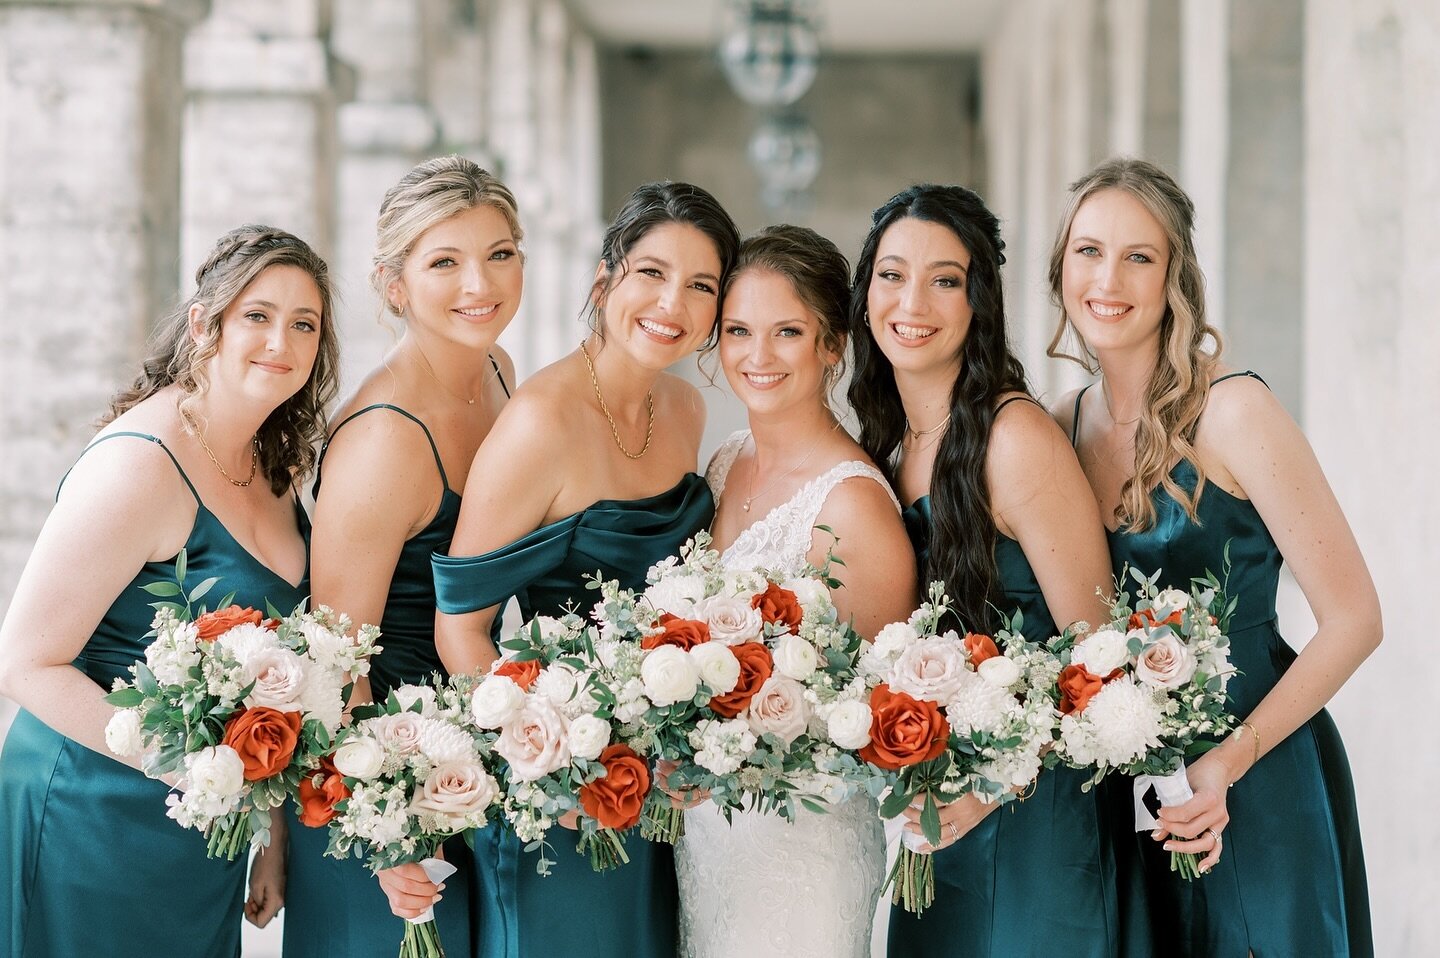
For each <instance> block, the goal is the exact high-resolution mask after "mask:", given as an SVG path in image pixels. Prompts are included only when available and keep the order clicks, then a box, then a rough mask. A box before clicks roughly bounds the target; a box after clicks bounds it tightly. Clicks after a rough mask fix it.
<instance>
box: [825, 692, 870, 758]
mask: <svg viewBox="0 0 1440 958" xmlns="http://www.w3.org/2000/svg"><path fill="white" fill-rule="evenodd" d="M870 723H871V715H870V705H869V703H868V702H861V701H859V700H857V699H846V700H844V701H842V702H836V703H835V705H834V706H833V707H831V709H830V714H829V716H828V717H827V719H826V723H825V726H826V730H827V732H828V733H829V735H830V741H832V742H834V743H835V744H836V745H838V746H840V747H841V748H848V749H851V750H854V749H860V748H864V747H865V746H866V745H869V744H870Z"/></svg>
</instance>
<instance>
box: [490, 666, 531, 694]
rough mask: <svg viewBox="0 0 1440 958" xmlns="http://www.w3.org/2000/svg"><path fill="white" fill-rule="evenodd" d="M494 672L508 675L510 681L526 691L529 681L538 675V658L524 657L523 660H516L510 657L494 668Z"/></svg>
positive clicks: (528, 687)
mask: <svg viewBox="0 0 1440 958" xmlns="http://www.w3.org/2000/svg"><path fill="white" fill-rule="evenodd" d="M495 674H496V675H504V676H506V677H508V678H509V679H510V681H512V682H514V683H515V684H516V685H518V686H520V688H522V689H525V690H527V691H528V690H529V689H530V685H531V683H533V682H534V681H535V680H536V679H538V678H539V677H540V660H539V659H526V660H525V661H524V662H516V661H515V660H514V659H511V660H510V661H508V662H506V663H505V664H504V665H501V666H500V667H499V668H498V669H496V670H495Z"/></svg>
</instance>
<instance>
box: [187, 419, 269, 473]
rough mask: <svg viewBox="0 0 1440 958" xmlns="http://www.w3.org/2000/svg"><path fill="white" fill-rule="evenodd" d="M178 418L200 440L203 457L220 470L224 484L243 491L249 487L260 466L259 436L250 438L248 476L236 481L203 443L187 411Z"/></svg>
mask: <svg viewBox="0 0 1440 958" xmlns="http://www.w3.org/2000/svg"><path fill="white" fill-rule="evenodd" d="M180 418H181V419H183V420H185V424H186V425H188V426H189V427H190V428H191V429H192V430H194V432H195V438H196V439H198V440H200V448H201V449H204V450H205V455H207V456H209V457H210V461H211V462H213V463H215V468H216V469H219V470H220V475H222V476H224V477H225V481H226V482H228V483H230V485H232V486H239V487H240V488H241V489H244V488H245V487H246V486H248V485H250V483H252V482H254V481H255V470H256V469H257V468H258V467H259V465H260V437H259V436H251V437H250V475H248V476H246V477H245V478H244V479H236V478H235V477H234V476H232V475H230V473H228V472H226V471H225V467H224V466H222V465H220V460H219V459H217V458H215V452H214V450H212V449H211V448H210V444H209V443H208V442H206V441H205V434H204V433H203V432H201V431H200V427H199V426H198V425H196V424H195V420H194V418H193V417H191V415H190V413H189V411H187V410H184V409H182V410H180Z"/></svg>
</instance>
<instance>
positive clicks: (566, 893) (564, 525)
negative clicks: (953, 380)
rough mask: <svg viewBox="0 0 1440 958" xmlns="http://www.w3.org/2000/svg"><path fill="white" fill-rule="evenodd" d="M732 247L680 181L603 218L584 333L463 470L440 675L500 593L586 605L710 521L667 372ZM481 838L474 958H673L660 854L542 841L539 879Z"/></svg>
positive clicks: (517, 853) (681, 400)
mask: <svg viewBox="0 0 1440 958" xmlns="http://www.w3.org/2000/svg"><path fill="white" fill-rule="evenodd" d="M738 247H739V237H738V236H737V234H736V230H735V225H734V223H733V222H731V220H730V217H729V216H728V215H727V214H726V213H725V211H724V210H723V209H722V208H721V207H720V205H719V204H718V203H717V202H716V201H715V199H714V198H713V197H712V196H710V194H709V193H707V192H705V191H704V190H702V189H699V188H697V187H694V186H690V185H687V184H683V183H657V184H649V185H646V186H642V187H640V188H639V189H638V190H636V191H635V193H634V194H632V196H631V197H630V199H629V201H628V202H627V203H626V205H625V207H624V209H622V210H621V212H620V214H619V215H618V217H617V218H616V220H615V222H614V223H612V224H611V225H610V227H609V229H608V230H607V231H606V234H605V240H604V245H603V248H602V257H603V258H602V260H601V262H600V264H599V266H598V267H597V269H596V271H595V280H594V285H593V287H592V291H591V303H592V305H593V307H594V321H593V323H592V329H591V332H590V335H589V336H587V337H586V338H585V340H584V341H582V343H581V345H580V348H579V349H577V350H576V351H575V352H573V353H571V354H570V355H568V356H566V357H565V358H563V359H561V360H559V361H558V362H556V363H554V364H552V365H550V366H548V367H546V368H545V369H543V370H541V371H540V372H539V373H537V374H535V376H534V377H533V378H531V379H530V380H528V381H527V382H526V383H525V385H524V386H523V387H521V388H520V389H519V390H517V391H516V393H515V398H514V399H513V400H511V402H510V403H509V405H507V406H506V408H505V411H504V413H503V414H502V415H501V416H500V419H499V420H498V421H497V422H496V423H495V428H494V429H493V430H492V431H491V433H490V436H489V437H488V438H487V439H486V441H485V443H484V444H483V445H482V446H481V447H480V451H479V453H478V454H477V455H476V457H475V461H474V463H473V464H472V465H471V467H470V479H469V482H468V483H467V485H466V488H465V504H464V507H463V509H462V510H461V514H460V522H459V525H458V527H457V528H456V530H455V538H454V541H453V542H452V544H451V548H450V555H449V556H445V555H438V556H436V557H435V574H436V592H437V596H438V601H439V607H440V611H441V613H442V614H441V615H440V616H439V617H438V618H437V622H436V631H435V641H436V645H437V647H438V648H439V650H440V657H441V660H442V661H443V662H444V663H445V666H446V667H447V668H448V669H449V670H450V671H451V672H461V671H465V672H477V671H478V672H483V671H485V670H486V669H487V668H488V667H489V666H490V665H491V664H492V663H493V662H494V661H495V659H496V649H495V645H494V643H493V642H492V641H491V638H490V629H491V624H492V622H493V620H494V618H495V616H496V615H498V614H499V612H500V609H499V608H498V607H499V605H500V604H501V603H503V602H504V601H505V600H507V599H508V598H510V597H511V596H515V597H516V598H518V600H519V602H520V607H521V611H522V613H523V614H524V615H526V616H531V615H536V614H547V615H558V614H560V613H561V612H562V611H563V610H564V609H565V608H567V607H570V606H575V607H578V608H580V609H583V610H588V609H589V607H590V606H592V605H593V604H594V593H592V592H590V591H588V590H587V589H586V588H585V582H584V578H583V577H584V576H585V575H587V574H594V573H596V572H599V573H600V574H602V575H604V576H606V577H607V578H614V579H619V580H620V583H621V584H622V585H624V586H627V587H636V586H640V585H643V583H644V578H645V573H646V571H647V569H648V568H649V567H650V566H651V565H652V564H653V563H655V562H657V561H659V560H660V559H662V558H664V557H665V556H667V555H671V554H673V553H675V552H677V551H678V550H679V548H680V546H681V545H682V544H683V543H684V542H685V540H686V539H688V538H689V537H690V536H692V535H694V534H695V533H696V532H698V531H700V530H701V529H704V528H705V527H706V526H707V525H708V524H709V522H710V519H711V516H712V515H713V513H714V502H713V500H712V499H711V496H710V491H709V488H708V487H707V486H706V484H705V480H704V479H702V478H700V477H699V476H698V475H696V474H695V471H694V470H695V466H696V461H697V458H698V455H699V445H700V436H701V431H702V428H703V426H704V417H705V406H704V403H703V402H702V400H701V398H700V395H699V393H698V392H697V391H696V390H695V388H694V387H693V386H691V385H689V384H688V383H686V382H684V381H683V380H681V379H679V378H678V377H675V376H672V375H669V374H667V373H665V372H664V370H665V369H666V368H667V367H669V366H671V365H673V364H674V363H676V362H679V361H681V360H683V359H685V358H687V357H689V356H690V355H691V354H692V353H693V352H694V351H695V349H696V348H697V347H699V346H700V345H701V344H702V343H704V342H706V341H707V340H708V341H713V331H714V327H715V320H716V316H717V310H718V308H719V300H720V290H721V288H722V285H721V284H722V283H723V281H724V279H725V277H726V274H727V273H728V272H729V271H730V268H731V267H732V265H733V264H734V261H735V257H736V252H737V249H738ZM486 831H487V832H489V834H488V835H486V834H483V833H482V835H481V836H480V837H481V839H482V840H484V841H486V842H487V844H486V845H485V846H482V845H480V844H477V846H476V849H475V858H476V869H475V875H476V879H477V881H478V882H479V883H480V886H481V889H482V901H483V906H482V914H483V918H484V921H483V924H482V927H481V934H482V944H481V947H480V948H479V950H478V954H479V955H481V956H484V958H548V956H552V955H565V954H585V955H588V956H591V958H672V956H673V955H674V953H675V937H676V896H677V893H676V886H675V871H674V861H673V857H672V855H671V850H670V847H669V846H668V845H659V844H656V845H652V844H649V843H647V842H644V841H642V840H641V839H640V838H639V837H638V836H636V837H632V838H631V839H630V840H629V841H628V843H627V846H626V850H627V852H628V854H629V855H630V862H629V864H627V865H625V866H623V867H622V868H620V869H618V870H616V871H614V872H610V873H606V874H597V873H595V872H593V871H592V870H591V868H590V865H589V863H588V861H587V860H586V859H585V858H584V857H582V856H580V855H577V854H573V853H566V852H565V850H564V847H563V842H564V839H563V837H557V838H556V844H557V847H559V848H560V849H561V850H560V855H559V862H558V864H557V865H556V866H555V868H554V872H553V874H552V875H551V876H550V877H548V878H541V877H539V876H538V875H537V874H536V873H535V860H534V858H533V856H531V855H526V854H524V853H523V851H522V848H521V845H520V842H519V841H518V840H517V839H516V838H515V837H514V835H513V834H511V833H509V832H502V831H501V830H500V829H487V830H486ZM422 903H423V899H422Z"/></svg>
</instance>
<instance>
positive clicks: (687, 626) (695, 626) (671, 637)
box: [640, 612, 710, 652]
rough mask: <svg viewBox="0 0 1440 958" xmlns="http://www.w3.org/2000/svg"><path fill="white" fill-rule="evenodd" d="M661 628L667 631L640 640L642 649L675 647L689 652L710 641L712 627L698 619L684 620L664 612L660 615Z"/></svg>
mask: <svg viewBox="0 0 1440 958" xmlns="http://www.w3.org/2000/svg"><path fill="white" fill-rule="evenodd" d="M660 627H661V628H662V629H664V630H665V631H663V632H656V633H655V634H654V635H647V636H645V638H643V639H641V640H640V648H642V649H654V648H659V647H660V646H662V645H674V646H678V647H679V648H682V649H684V650H685V651H686V652H689V651H690V650H691V649H693V648H695V646H697V645H700V644H701V643H704V642H709V641H710V626H709V625H707V624H706V623H704V622H701V621H699V620H698V619H682V618H680V617H679V616H678V615H671V614H670V613H669V612H664V613H662V614H661V615H660Z"/></svg>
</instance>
